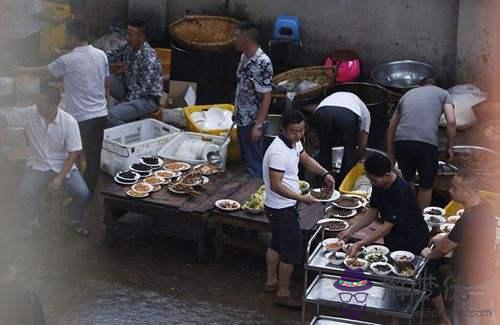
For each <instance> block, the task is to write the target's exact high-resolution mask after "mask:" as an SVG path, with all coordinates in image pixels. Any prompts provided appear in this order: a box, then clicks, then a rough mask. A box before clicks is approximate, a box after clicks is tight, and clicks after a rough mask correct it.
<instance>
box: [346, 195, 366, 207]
mask: <svg viewBox="0 0 500 325" xmlns="http://www.w3.org/2000/svg"><path fill="white" fill-rule="evenodd" d="M344 196H347V197H351V198H354V199H356V200H358V201H359V202H361V203H362V204H363V206H367V205H368V203H369V202H370V201H368V199H367V198H365V197H362V196H361V195H357V194H344Z"/></svg>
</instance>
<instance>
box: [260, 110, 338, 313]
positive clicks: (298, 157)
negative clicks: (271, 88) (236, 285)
mask: <svg viewBox="0 0 500 325" xmlns="http://www.w3.org/2000/svg"><path fill="white" fill-rule="evenodd" d="M305 128H306V122H305V117H304V115H302V113H300V112H299V111H297V110H289V111H285V112H283V114H282V117H281V132H280V134H279V135H278V137H276V139H275V140H274V141H273V142H272V143H271V145H270V146H269V148H268V149H267V151H266V154H265V155H264V161H263V166H262V172H263V178H264V184H265V187H266V198H265V202H264V204H265V211H266V215H267V217H268V218H269V222H270V223H271V228H272V239H271V244H270V246H269V248H268V250H267V253H266V264H267V281H266V285H265V288H264V291H265V292H269V293H274V292H276V303H277V304H278V305H281V306H286V307H294V308H296V307H300V306H301V305H302V301H301V300H299V299H295V298H292V296H291V295H290V290H289V286H290V278H291V276H292V272H293V268H294V265H298V264H301V263H302V256H303V247H302V232H301V230H300V223H299V214H298V209H297V202H304V203H306V204H313V203H317V202H318V201H317V200H316V199H315V198H314V197H313V196H312V195H311V194H306V195H302V194H301V191H300V189H299V183H298V182H299V177H298V173H299V162H300V163H301V164H302V165H303V166H304V167H305V168H306V169H308V170H309V171H310V172H311V173H313V174H315V175H320V176H323V180H324V182H325V184H326V186H327V187H328V188H333V186H334V185H335V181H334V179H333V177H332V175H331V174H330V173H329V172H328V171H327V170H326V169H325V168H323V167H321V165H320V164H319V163H318V162H317V161H316V160H314V159H312V158H311V157H310V156H309V155H308V154H307V153H306V152H305V151H304V149H303V147H302V144H301V143H300V139H302V137H303V136H304V132H305Z"/></svg>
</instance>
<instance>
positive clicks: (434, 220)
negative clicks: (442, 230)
mask: <svg viewBox="0 0 500 325" xmlns="http://www.w3.org/2000/svg"><path fill="white" fill-rule="evenodd" d="M424 219H425V222H427V224H428V225H429V226H431V227H433V228H436V227H439V226H441V225H442V224H443V223H445V222H446V219H445V218H444V217H442V216H433V215H425V216H424Z"/></svg>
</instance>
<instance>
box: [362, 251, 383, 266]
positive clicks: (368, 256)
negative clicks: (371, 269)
mask: <svg viewBox="0 0 500 325" xmlns="http://www.w3.org/2000/svg"><path fill="white" fill-rule="evenodd" d="M372 255H380V256H381V257H382V260H380V261H377V262H387V257H385V255H382V254H377V253H371V254H366V255H365V257H364V258H363V259H364V260H365V261H367V262H368V263H370V264H371V263H377V262H370V256H372Z"/></svg>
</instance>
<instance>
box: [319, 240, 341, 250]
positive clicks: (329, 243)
mask: <svg viewBox="0 0 500 325" xmlns="http://www.w3.org/2000/svg"><path fill="white" fill-rule="evenodd" d="M344 244H345V243H344V241H343V240H340V239H338V238H328V239H325V240H323V241H322V242H321V245H323V248H324V249H326V250H327V251H329V252H336V251H338V250H339V249H341V248H342V247H343V246H344Z"/></svg>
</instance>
